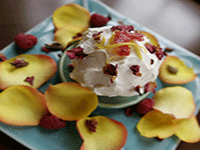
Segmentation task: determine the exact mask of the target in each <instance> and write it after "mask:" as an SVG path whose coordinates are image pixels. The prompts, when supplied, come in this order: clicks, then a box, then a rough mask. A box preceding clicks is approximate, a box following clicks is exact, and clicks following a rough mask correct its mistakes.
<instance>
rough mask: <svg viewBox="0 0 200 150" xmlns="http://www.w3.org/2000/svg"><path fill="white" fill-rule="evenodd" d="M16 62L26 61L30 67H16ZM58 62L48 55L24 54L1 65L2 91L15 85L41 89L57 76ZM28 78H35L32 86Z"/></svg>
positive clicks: (0, 84) (0, 86)
mask: <svg viewBox="0 0 200 150" xmlns="http://www.w3.org/2000/svg"><path fill="white" fill-rule="evenodd" d="M16 60H24V61H25V62H27V63H28V65H26V66H23V67H16V66H15V65H12V63H13V62H16ZM56 71H57V64H56V62H55V61H54V60H53V59H52V58H51V57H49V56H47V55H34V54H26V55H25V54H23V55H19V56H16V57H13V58H11V59H8V60H5V61H3V62H1V63H0V89H6V88H7V87H9V86H13V85H27V86H31V87H34V88H39V87H40V86H41V85H42V84H43V83H45V82H46V81H48V80H49V79H50V78H51V77H53V76H54V75H55V73H56ZM27 77H34V81H33V83H32V84H30V83H29V82H27V81H26V79H27Z"/></svg>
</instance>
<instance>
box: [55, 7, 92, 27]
mask: <svg viewBox="0 0 200 150" xmlns="http://www.w3.org/2000/svg"><path fill="white" fill-rule="evenodd" d="M52 19H53V23H54V25H55V27H56V29H60V28H62V27H65V26H71V25H75V26H79V27H82V30H86V29H87V28H88V27H89V22H90V12H89V11H88V10H87V9H85V8H84V7H82V6H80V5H78V4H67V5H64V6H61V7H59V8H58V9H56V10H55V11H54V13H53V16H52Z"/></svg>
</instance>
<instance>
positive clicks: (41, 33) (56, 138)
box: [0, 0, 200, 150]
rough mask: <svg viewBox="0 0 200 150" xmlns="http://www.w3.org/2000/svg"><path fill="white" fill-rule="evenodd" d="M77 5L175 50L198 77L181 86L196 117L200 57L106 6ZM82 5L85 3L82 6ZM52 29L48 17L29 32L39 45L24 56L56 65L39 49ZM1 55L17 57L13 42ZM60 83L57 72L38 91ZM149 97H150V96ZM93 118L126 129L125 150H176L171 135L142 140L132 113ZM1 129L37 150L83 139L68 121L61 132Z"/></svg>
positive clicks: (103, 111) (63, 149)
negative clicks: (40, 56)
mask: <svg viewBox="0 0 200 150" xmlns="http://www.w3.org/2000/svg"><path fill="white" fill-rule="evenodd" d="M75 2H76V3H77V4H80V5H82V6H83V5H84V6H86V7H87V9H88V10H89V11H90V12H92V13H94V12H96V13H99V14H102V15H108V14H109V15H111V18H112V21H110V22H109V24H108V25H117V22H118V21H123V22H124V23H125V24H132V25H134V27H135V28H136V30H145V31H147V32H150V33H152V34H154V35H155V36H156V37H157V39H158V40H159V42H160V44H161V46H163V47H170V48H172V49H174V51H173V52H172V53H171V55H175V56H178V57H179V58H180V59H182V60H183V61H185V63H186V64H187V65H188V66H189V67H194V72H195V73H196V74H197V75H198V77H197V78H196V79H195V80H194V81H193V82H190V83H188V84H184V85H182V86H184V87H186V88H187V89H189V90H190V91H192V93H193V95H194V101H195V102H196V112H195V114H197V112H198V110H199V108H200V94H199V93H200V57H198V56H196V55H194V54H193V53H191V52H189V51H187V50H185V49H184V48H182V47H180V46H178V45H177V44H175V43H173V42H171V41H169V40H167V39H166V38H164V37H162V36H160V35H158V34H157V33H155V32H153V31H151V30H149V29H147V28H145V27H143V26H141V25H139V24H138V23H136V22H134V21H132V20H129V19H127V18H126V17H124V16H123V15H121V14H119V13H117V12H116V11H115V10H113V9H111V8H109V7H108V6H106V5H104V4H102V3H100V2H98V1H93V0H88V1H82V0H76V1H75ZM84 2H85V3H84ZM53 30H54V26H53V23H52V19H51V17H49V18H47V19H46V20H44V21H43V22H42V23H40V24H39V25H37V26H36V27H34V28H33V29H32V30H30V31H29V32H27V33H29V34H33V35H35V36H36V37H37V38H38V43H37V45H36V46H34V47H33V48H32V49H30V50H29V51H27V52H26V53H27V54H46V55H49V56H50V57H52V58H53V59H54V60H55V61H56V62H57V63H59V59H60V58H59V57H58V54H61V52H51V53H48V54H47V53H45V52H43V51H41V46H44V45H45V44H46V43H52V42H53V41H52V40H53V35H54V32H53ZM1 53H4V54H5V55H6V56H7V58H12V57H15V56H17V55H18V54H17V52H16V46H15V44H14V43H11V44H10V45H9V46H7V47H6V48H4V49H3V50H2V51H1ZM59 82H60V79H59V73H57V74H56V75H55V77H53V78H52V79H50V80H49V81H48V82H47V83H45V84H44V85H43V86H42V87H41V88H39V90H40V91H42V92H44V91H45V90H46V89H47V87H48V86H49V84H57V83H59ZM157 84H158V88H157V90H159V89H161V88H164V87H167V86H173V85H167V84H164V83H162V82H161V81H160V80H159V79H157ZM148 97H152V94H150V95H149V96H148ZM92 115H93V116H94V115H103V116H106V117H108V118H112V119H115V120H117V121H120V122H122V123H123V124H124V125H125V126H126V128H127V130H128V139H127V142H126V144H125V146H124V148H123V149H124V150H132V149H137V150H145V149H148V150H158V149H162V150H171V149H175V148H176V146H177V145H178V144H179V142H180V140H179V139H178V138H177V137H176V136H172V137H170V138H167V139H165V140H163V141H157V140H155V139H154V138H145V137H142V136H141V135H140V134H139V132H138V131H137V130H136V127H135V126H136V125H137V123H138V121H139V120H140V118H141V117H140V116H139V115H138V114H137V113H135V114H134V115H133V116H131V117H127V116H126V115H124V111H123V109H107V108H97V109H96V110H95V111H94V112H93V113H92ZM0 130H1V131H2V132H4V133H6V134H7V135H9V136H10V137H12V138H13V139H15V140H17V141H18V142H20V143H21V144H23V145H25V146H27V147H28V148H30V149H40V150H71V149H73V150H78V149H79V148H80V146H81V144H82V142H83V141H82V139H81V138H80V136H79V133H78V131H77V130H76V127H75V122H68V123H67V126H66V127H65V128H63V129H60V130H57V131H49V130H45V129H43V128H41V127H39V126H35V127H16V126H11V125H7V124H4V123H0Z"/></svg>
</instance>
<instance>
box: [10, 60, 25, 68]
mask: <svg viewBox="0 0 200 150" xmlns="http://www.w3.org/2000/svg"><path fill="white" fill-rule="evenodd" d="M10 64H11V65H13V66H15V67H16V68H21V67H26V66H27V65H28V64H29V63H28V62H26V61H25V60H24V59H23V58H21V59H16V60H15V61H14V62H12V63H10Z"/></svg>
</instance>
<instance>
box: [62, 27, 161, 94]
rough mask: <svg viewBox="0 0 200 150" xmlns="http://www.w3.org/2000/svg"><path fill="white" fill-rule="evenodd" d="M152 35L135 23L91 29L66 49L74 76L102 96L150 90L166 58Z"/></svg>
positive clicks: (71, 74) (72, 76) (71, 76)
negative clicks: (138, 28) (75, 44)
mask: <svg viewBox="0 0 200 150" xmlns="http://www.w3.org/2000/svg"><path fill="white" fill-rule="evenodd" d="M142 33H144V34H142ZM145 35H148V36H145ZM150 36H152V37H153V35H151V34H150V33H147V32H145V31H141V32H140V31H135V30H134V27H133V26H131V25H127V26H126V25H119V26H113V27H111V26H105V27H101V28H89V29H88V30H87V31H86V32H84V33H83V36H82V40H81V41H80V42H79V43H78V45H77V46H76V47H75V48H73V49H71V50H67V51H66V55H68V57H69V58H70V59H71V60H72V65H73V71H72V72H71V73H70V78H72V79H74V80H75V81H77V82H78V83H80V84H81V85H82V86H84V87H87V88H89V89H91V90H92V91H94V92H95V93H96V94H97V95H100V96H108V97H114V96H126V97H130V96H134V95H142V93H146V92H148V88H149V86H151V87H152V85H153V86H154V87H155V86H156V83H155V82H154V81H155V80H156V78H157V76H158V72H159V67H160V65H161V63H162V57H163V52H162V49H161V48H160V45H159V44H158V43H157V42H152V41H155V37H153V38H154V40H152V39H153V38H152V39H151V38H149V37H150ZM153 44H154V45H153Z"/></svg>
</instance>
